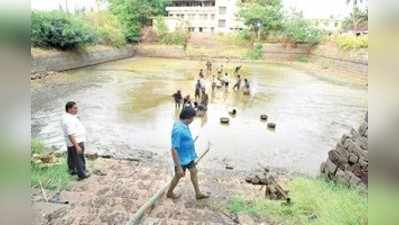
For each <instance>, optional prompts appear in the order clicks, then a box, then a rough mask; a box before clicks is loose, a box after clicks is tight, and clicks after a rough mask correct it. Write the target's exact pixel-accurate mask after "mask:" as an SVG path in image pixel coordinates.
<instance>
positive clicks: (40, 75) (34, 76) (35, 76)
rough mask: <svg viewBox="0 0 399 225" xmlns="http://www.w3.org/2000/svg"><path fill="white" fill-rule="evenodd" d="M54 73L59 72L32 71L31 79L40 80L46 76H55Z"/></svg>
mask: <svg viewBox="0 0 399 225" xmlns="http://www.w3.org/2000/svg"><path fill="white" fill-rule="evenodd" d="M53 75H57V72H54V71H44V72H37V73H31V75H30V79H31V80H40V79H43V78H46V77H48V76H53Z"/></svg>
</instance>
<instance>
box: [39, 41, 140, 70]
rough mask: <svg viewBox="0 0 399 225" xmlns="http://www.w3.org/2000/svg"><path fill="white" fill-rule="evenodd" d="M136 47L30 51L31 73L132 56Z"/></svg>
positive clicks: (88, 64) (82, 65) (65, 68)
mask: <svg viewBox="0 0 399 225" xmlns="http://www.w3.org/2000/svg"><path fill="white" fill-rule="evenodd" d="M135 53H136V47H134V46H126V47H123V48H111V47H104V46H96V47H93V48H88V49H86V50H84V51H55V50H49V51H47V50H38V49H33V50H32V69H31V72H32V73H38V72H45V71H64V70H69V69H75V68H80V67H85V66H90V65H95V64H99V63H104V62H109V61H114V60H118V59H124V58H128V57H132V56H134V55H135Z"/></svg>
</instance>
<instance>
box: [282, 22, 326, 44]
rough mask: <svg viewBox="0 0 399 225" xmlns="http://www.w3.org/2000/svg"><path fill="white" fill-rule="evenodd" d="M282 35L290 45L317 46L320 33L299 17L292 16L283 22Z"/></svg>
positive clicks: (320, 36)
mask: <svg viewBox="0 0 399 225" xmlns="http://www.w3.org/2000/svg"><path fill="white" fill-rule="evenodd" d="M283 34H284V36H285V38H286V39H287V40H288V41H289V42H292V43H308V44H314V45H315V44H318V43H319V42H320V41H321V38H322V33H321V31H320V30H319V29H317V28H316V27H314V26H313V25H311V24H310V22H309V21H307V20H306V19H304V18H303V17H301V16H292V17H290V18H288V19H287V20H286V21H285V22H284V29H283Z"/></svg>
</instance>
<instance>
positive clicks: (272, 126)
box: [267, 123, 276, 129]
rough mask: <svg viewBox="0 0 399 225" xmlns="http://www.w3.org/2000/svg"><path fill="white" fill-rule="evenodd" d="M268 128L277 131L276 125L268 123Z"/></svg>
mask: <svg viewBox="0 0 399 225" xmlns="http://www.w3.org/2000/svg"><path fill="white" fill-rule="evenodd" d="M267 127H268V128H270V129H276V124H275V123H268V124H267Z"/></svg>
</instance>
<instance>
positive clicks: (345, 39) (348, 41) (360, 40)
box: [335, 35, 369, 50]
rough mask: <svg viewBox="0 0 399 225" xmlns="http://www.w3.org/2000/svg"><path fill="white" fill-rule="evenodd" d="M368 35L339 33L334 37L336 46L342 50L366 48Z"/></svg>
mask: <svg viewBox="0 0 399 225" xmlns="http://www.w3.org/2000/svg"><path fill="white" fill-rule="evenodd" d="M368 40H369V39H368V36H360V37H357V36H354V35H341V36H338V37H336V38H335V42H336V44H337V46H338V48H340V49H342V50H357V49H362V48H368V46H369V44H368Z"/></svg>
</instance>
